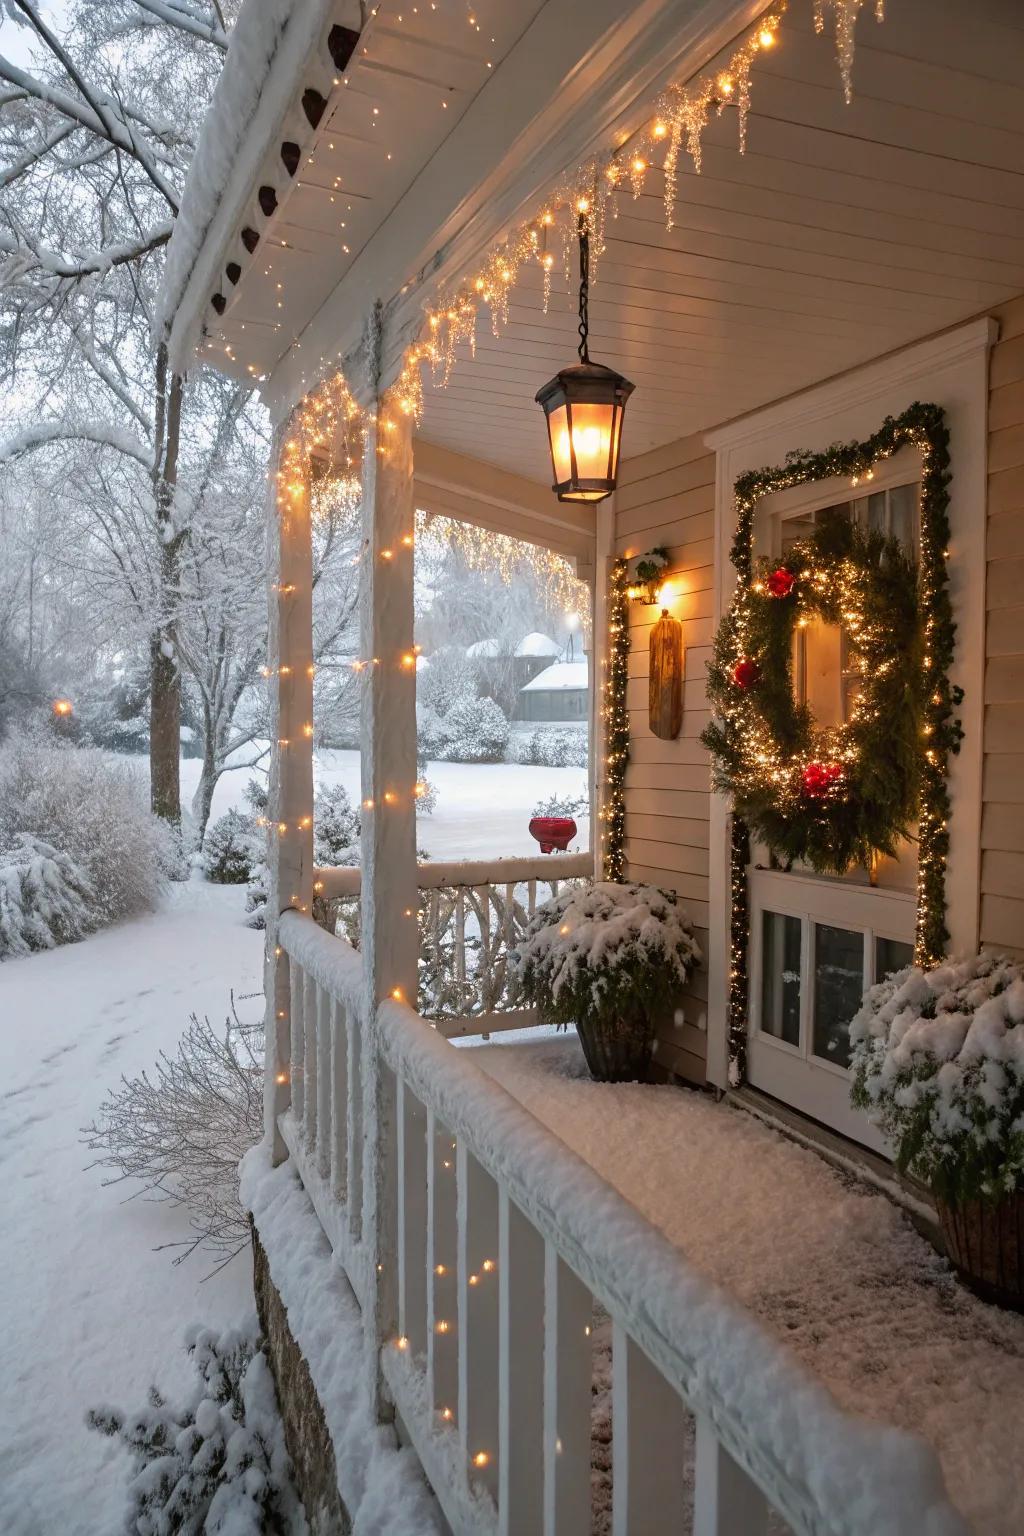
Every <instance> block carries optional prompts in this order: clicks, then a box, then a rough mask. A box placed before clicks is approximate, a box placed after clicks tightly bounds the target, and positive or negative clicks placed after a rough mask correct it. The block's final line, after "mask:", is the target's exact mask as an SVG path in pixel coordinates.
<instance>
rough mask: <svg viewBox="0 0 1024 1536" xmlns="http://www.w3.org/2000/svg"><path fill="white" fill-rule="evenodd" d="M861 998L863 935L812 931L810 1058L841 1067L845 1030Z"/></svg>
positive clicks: (845, 1057) (820, 927) (846, 1056)
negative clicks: (812, 1006) (822, 1059)
mask: <svg viewBox="0 0 1024 1536" xmlns="http://www.w3.org/2000/svg"><path fill="white" fill-rule="evenodd" d="M863 995H864V935H863V934H862V933H855V932H853V931H852V930H851V929H849V928H831V927H829V926H828V925H827V924H825V923H817V924H815V928H814V1054H815V1056H823V1057H824V1058H825V1060H826V1061H834V1062H835V1063H836V1064H837V1066H840V1067H845V1066H847V1065H848V1063H849V1060H850V1041H849V1036H848V1035H847V1027H848V1025H849V1023H850V1020H851V1019H852V1018H853V1016H854V1014H855V1013H856V1012H857V1009H858V1008H859V1007H860V1000H861V998H862V997H863Z"/></svg>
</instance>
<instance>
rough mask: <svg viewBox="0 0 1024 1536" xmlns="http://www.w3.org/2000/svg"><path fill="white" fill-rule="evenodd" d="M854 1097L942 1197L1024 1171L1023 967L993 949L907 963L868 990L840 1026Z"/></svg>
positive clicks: (1006, 1180)
mask: <svg viewBox="0 0 1024 1536" xmlns="http://www.w3.org/2000/svg"><path fill="white" fill-rule="evenodd" d="M850 1042H851V1045H852V1048H853V1054H852V1061H851V1072H852V1074H853V1089H852V1098H853V1102H854V1103H855V1104H856V1105H858V1106H859V1107H860V1108H862V1109H865V1110H867V1112H868V1115H869V1117H870V1118H871V1120H872V1121H873V1122H874V1123H875V1124H876V1125H877V1126H878V1127H879V1128H880V1129H881V1131H882V1132H883V1134H884V1135H885V1136H886V1137H888V1139H889V1141H890V1142H892V1144H893V1146H894V1148H895V1150H896V1155H897V1161H898V1163H899V1166H900V1168H901V1169H909V1170H910V1171H911V1172H912V1173H914V1174H916V1175H917V1176H918V1177H919V1178H921V1179H923V1180H924V1181H925V1182H926V1183H928V1184H929V1185H930V1186H931V1188H932V1189H933V1190H934V1191H935V1193H936V1194H937V1195H938V1196H939V1197H940V1199H943V1200H945V1201H947V1202H948V1203H949V1204H951V1205H955V1204H958V1203H959V1202H961V1201H964V1200H971V1199H974V1198H977V1197H979V1196H984V1197H991V1198H996V1197H998V1196H1000V1195H1002V1194H1004V1193H1007V1192H1009V1191H1012V1190H1013V1189H1015V1188H1016V1187H1017V1185H1018V1183H1020V1182H1021V1181H1022V1180H1024V964H1022V963H1021V962H1020V961H1012V960H1007V959H1001V958H999V957H997V956H995V955H987V954H982V955H977V956H975V957H974V958H973V959H970V960H960V961H953V962H948V963H944V964H942V965H939V966H936V967H935V968H934V969H933V970H929V971H922V970H918V969H916V968H915V967H913V966H910V967H907V968H906V969H905V970H902V971H898V972H897V973H896V975H894V976H887V977H886V978H885V980H884V981H881V982H879V983H878V984H877V986H874V987H872V988H871V989H870V990H869V992H868V993H867V996H866V997H865V999H864V1003H863V1006H862V1007H861V1009H860V1011H859V1012H858V1013H857V1014H856V1015H855V1016H854V1018H853V1020H852V1022H851V1024H850Z"/></svg>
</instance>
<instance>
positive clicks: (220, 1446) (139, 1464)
mask: <svg viewBox="0 0 1024 1536" xmlns="http://www.w3.org/2000/svg"><path fill="white" fill-rule="evenodd" d="M186 1346H187V1349H188V1353H189V1355H190V1356H191V1358H192V1361H193V1363H194V1365H195V1368H196V1376H197V1381H196V1383H195V1385H194V1387H193V1389H192V1391H191V1392H190V1393H189V1395H188V1397H187V1398H186V1399H185V1401H184V1402H182V1403H180V1404H178V1405H176V1406H172V1405H171V1404H169V1403H168V1402H167V1400H166V1399H165V1398H164V1397H163V1395H162V1394H161V1393H160V1392H159V1391H158V1390H157V1388H156V1387H151V1388H150V1391H149V1401H148V1403H147V1404H146V1406H145V1408H142V1409H140V1410H139V1411H138V1412H136V1413H132V1414H125V1413H123V1412H121V1411H120V1410H119V1409H117V1408H93V1409H91V1410H90V1411H89V1412H88V1413H87V1414H86V1423H87V1424H88V1425H89V1427H90V1428H91V1429H95V1430H98V1431H99V1433H100V1434H103V1435H109V1436H111V1437H112V1438H117V1439H118V1440H120V1441H121V1443H122V1444H123V1445H124V1446H126V1447H127V1449H128V1450H129V1452H130V1453H131V1456H132V1463H133V1466H132V1472H133V1476H132V1480H131V1482H130V1484H129V1487H128V1504H129V1507H128V1512H127V1519H126V1522H125V1529H126V1530H127V1531H128V1532H131V1533H133V1536H164V1533H170V1532H172V1531H181V1532H183V1533H193V1536H199V1533H200V1532H202V1533H205V1536H264V1533H268V1536H269V1533H273V1536H304V1533H305V1532H306V1531H307V1530H308V1527H307V1524H306V1518H305V1515H304V1513H303V1510H302V1505H301V1503H300V1501H299V1498H298V1495H297V1494H296V1492H295V1488H294V1486H293V1483H292V1477H291V1463H290V1461H289V1458H288V1452H287V1450H286V1449H285V1443H284V1429H283V1426H282V1424H281V1417H280V1413H279V1411H278V1406H277V1395H276V1393H275V1391H274V1379H273V1377H272V1376H271V1373H270V1366H269V1364H268V1362H267V1357H266V1355H265V1354H264V1352H263V1341H262V1339H261V1338H260V1334H259V1326H258V1323H257V1321H256V1318H255V1317H253V1318H252V1319H251V1320H249V1321H248V1322H247V1323H246V1324H245V1325H244V1326H243V1327H242V1328H240V1329H230V1330H227V1331H225V1332H224V1333H221V1334H217V1333H214V1332H213V1331H212V1330H210V1329H207V1328H192V1329H190V1330H189V1332H188V1334H187V1335H186Z"/></svg>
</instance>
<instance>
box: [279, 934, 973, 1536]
mask: <svg viewBox="0 0 1024 1536" xmlns="http://www.w3.org/2000/svg"><path fill="white" fill-rule="evenodd" d="M279 940H280V944H281V947H282V950H283V952H284V953H285V954H286V955H287V956H288V961H289V966H290V972H291V996H292V1006H293V1018H292V1108H291V1111H290V1112H287V1113H286V1114H285V1115H284V1116H283V1117H282V1132H283V1134H284V1138H285V1141H286V1143H287V1145H288V1147H289V1149H290V1151H291V1152H292V1154H293V1157H294V1158H295V1161H296V1165H297V1168H298V1171H299V1173H300V1176H301V1177H302V1180H303V1182H304V1184H305V1186H306V1189H307V1191H308V1193H309V1194H310V1196H311V1199H312V1202H313V1205H314V1207H315V1209H316V1210H317V1213H318V1215H319V1216H320V1220H321V1223H322V1224H323V1226H324V1230H325V1232H326V1233H327V1236H328V1238H329V1239H330V1240H331V1242H332V1245H333V1247H334V1249H335V1252H336V1254H337V1256H338V1257H339V1258H340V1260H341V1262H342V1263H343V1265H344V1266H345V1268H346V1270H347V1272H348V1274H349V1278H350V1279H351V1281H352V1284H353V1289H354V1290H355V1292H356V1295H357V1296H358V1297H359V1300H360V1302H361V1304H362V1305H363V1307H364V1313H363V1317H364V1329H365V1330H366V1331H367V1333H368V1335H372V1336H371V1337H368V1340H367V1342H368V1345H369V1354H370V1358H371V1359H372V1360H374V1361H375V1362H378V1363H379V1366H378V1365H376V1364H375V1366H374V1370H375V1372H376V1370H377V1369H378V1368H379V1370H380V1372H382V1374H383V1379H384V1383H385V1384H386V1389H387V1392H388V1394H389V1395H390V1397H391V1399H392V1400H393V1402H394V1405H395V1408H396V1410H397V1412H398V1414H399V1415H400V1417H401V1420H402V1423H403V1425H404V1426H405V1430H406V1432H407V1434H408V1436H409V1438H410V1440H411V1442H412V1444H413V1447H414V1448H415V1450H416V1452H417V1454H418V1456H419V1458H420V1461H421V1463H422V1465H423V1468H424V1471H425V1473H426V1475H427V1477H428V1479H429V1481H430V1483H431V1485H432V1487H433V1488H434V1491H435V1493H436V1495H437V1498H438V1501H439V1503H440V1505H441V1507H442V1509H443V1510H444V1513H445V1516H446V1518H447V1520H448V1521H449V1523H450V1525H451V1527H452V1529H453V1531H455V1532H456V1533H467V1536H468V1533H496V1536H497V1533H500V1536H514V1533H519V1532H524V1533H526V1532H529V1533H533V1532H537V1533H543V1536H583V1533H584V1532H589V1531H590V1530H591V1528H592V1487H591V1415H592V1378H593V1366H594V1340H593V1336H592V1326H593V1320H594V1306H595V1302H597V1303H599V1305H600V1306H601V1307H603V1308H604V1309H605V1311H606V1312H607V1313H608V1314H609V1315H610V1317H611V1320H612V1426H613V1435H612V1530H613V1532H614V1533H615V1536H662V1533H664V1536H669V1533H671V1536H678V1533H681V1532H683V1531H684V1530H686V1529H687V1528H689V1529H690V1530H692V1531H693V1532H694V1533H695V1536H758V1533H764V1532H765V1531H766V1530H767V1529H768V1525H767V1522H768V1517H769V1510H770V1509H775V1510H777V1511H778V1512H779V1513H780V1514H781V1515H782V1516H783V1517H784V1518H785V1520H786V1521H787V1522H788V1524H789V1527H790V1529H791V1530H792V1531H793V1532H795V1533H797V1536H825V1533H827V1536H965V1532H966V1526H965V1525H964V1523H963V1521H962V1520H961V1518H960V1516H959V1515H958V1514H957V1512H956V1511H955V1509H954V1508H953V1507H952V1505H951V1504H950V1503H949V1501H948V1498H947V1496H946V1494H945V1490H944V1487H943V1483H942V1476H941V1473H940V1470H939V1466H938V1463H937V1460H936V1458H935V1456H934V1454H933V1453H932V1451H931V1450H930V1449H929V1448H928V1447H926V1446H925V1445H924V1444H923V1443H922V1442H920V1441H918V1440H917V1439H915V1438H914V1437H912V1436H910V1435H908V1434H905V1433H904V1432H902V1431H899V1430H896V1429H886V1428H883V1427H881V1426H878V1425H873V1424H870V1423H868V1422H866V1421H864V1420H861V1419H858V1418H854V1417H853V1416H851V1415H849V1414H846V1413H844V1412H842V1411H841V1410H840V1409H839V1408H838V1407H837V1405H836V1404H835V1403H834V1401H833V1400H832V1398H831V1397H830V1396H829V1394H828V1393H827V1392H826V1390H825V1389H824V1387H823V1386H821V1385H820V1384H818V1383H817V1382H815V1381H814V1380H813V1379H811V1378H810V1377H809V1376H808V1375H807V1374H806V1373H805V1371H804V1370H803V1368H802V1367H801V1366H800V1365H799V1364H798V1363H797V1362H796V1360H795V1359H794V1357H793V1356H792V1355H791V1354H790V1353H789V1352H788V1351H787V1350H786V1349H785V1348H784V1346H783V1345H781V1344H780V1343H779V1342H777V1341H776V1340H775V1339H774V1338H773V1337H772V1336H771V1335H770V1334H769V1333H768V1332H767V1331H766V1330H765V1329H764V1328H762V1326H761V1325H760V1324H759V1323H757V1322H756V1321H755V1320H754V1319H753V1318H752V1317H751V1316H750V1315H749V1314H748V1313H747V1312H745V1311H744V1310H743V1309H741V1308H740V1307H738V1306H737V1305H736V1304H735V1303H734V1302H733V1301H732V1300H731V1299H730V1298H729V1297H728V1296H727V1295H726V1294H725V1293H723V1292H722V1291H721V1290H719V1288H718V1287H716V1286H715V1285H713V1284H712V1283H710V1282H709V1281H707V1280H706V1279H704V1278H703V1277H702V1276H701V1275H699V1274H698V1273H697V1272H696V1271H695V1270H693V1269H692V1268H691V1267H690V1266H689V1265H688V1264H687V1262H686V1260H685V1257H684V1256H683V1255H682V1254H681V1253H680V1252H679V1251H678V1250H677V1249H675V1248H673V1247H672V1246H671V1245H670V1244H669V1243H668V1242H667V1240H666V1239H665V1238H664V1237H663V1236H662V1235H661V1234H660V1233H659V1232H658V1231H657V1229H656V1228H654V1227H653V1226H652V1225H651V1224H650V1223H649V1222H647V1221H646V1220H645V1218H643V1217H642V1216H641V1215H640V1214H639V1212H638V1211H637V1210H636V1209H635V1208H634V1207H633V1206H631V1205H630V1204H629V1203H628V1202H627V1201H626V1200H624V1199H623V1198H622V1197H621V1196H620V1195H619V1194H618V1193H617V1192H616V1191H615V1190H614V1189H613V1188H611V1186H610V1185H608V1184H606V1183H605V1182H604V1181H603V1180H602V1179H601V1178H600V1176H599V1175H598V1174H597V1173H595V1171H594V1170H593V1169H592V1168H591V1167H590V1166H589V1165H588V1164H586V1163H585V1162H583V1161H582V1160H581V1159H580V1158H579V1157H578V1156H577V1155H576V1154H575V1153H574V1152H572V1151H571V1150H570V1148H569V1147H567V1146H566V1145H565V1143H564V1142H562V1141H561V1140H559V1138H558V1137H557V1136H555V1135H554V1134H553V1133H552V1132H550V1131H549V1130H547V1129H546V1127H544V1126H542V1125H541V1124H540V1123H539V1122H538V1121H537V1120H536V1119H534V1117H533V1116H532V1115H531V1114H530V1113H529V1112H528V1111H527V1110H526V1109H525V1108H523V1106H522V1105H521V1104H519V1103H518V1102H517V1101H516V1100H515V1099H513V1098H512V1097H511V1096H510V1095H509V1094H508V1093H507V1092H506V1091H505V1090H504V1089H503V1088H501V1087H500V1086H499V1085H498V1084H496V1083H495V1082H493V1080H492V1079H490V1078H489V1077H488V1076H487V1075H486V1074H485V1073H484V1072H483V1071H482V1070H481V1069H480V1068H479V1067H478V1066H477V1065H476V1064H475V1062H473V1061H472V1060H471V1059H470V1055H469V1054H468V1053H466V1052H464V1051H456V1050H453V1049H452V1048H451V1046H450V1045H449V1044H448V1043H447V1042H446V1041H445V1040H444V1039H442V1038H441V1037H440V1034H439V1032H438V1031H437V1030H436V1029H435V1028H434V1027H432V1026H431V1025H430V1024H428V1023H426V1022H425V1021H424V1020H423V1019H421V1018H420V1017H419V1016H418V1015H417V1014H415V1013H414V1012H413V1011H412V1010H411V1009H409V1008H408V1007H406V1006H405V1005H404V1004H401V1003H397V1002H391V1001H387V1002H385V1003H383V1004H381V1005H380V1006H379V1007H378V1008H377V1009H376V1010H375V1011H373V1012H372V1013H371V1011H370V1010H368V1008H367V1006H366V1001H365V996H364V993H363V991H362V979H361V973H360V967H359V962H358V960H357V958H356V956H355V954H354V952H353V951H352V950H351V949H350V947H349V946H348V945H346V944H344V943H343V942H341V941H339V940H337V939H334V938H332V937H331V936H329V935H327V934H325V933H324V932H323V931H322V930H320V929H319V928H317V926H316V925H315V924H314V923H313V922H312V920H311V919H310V918H308V917H303V916H300V915H298V914H297V913H286V914H285V915H284V916H283V917H282V919H281V922H280V928H279ZM364 1145H365V1162H364V1163H363V1164H362V1165H361V1166H357V1165H356V1162H355V1160H354V1159H355V1158H356V1156H357V1155H358V1150H359V1149H360V1148H362V1147H363V1146H364ZM364 1212H365V1214H366V1218H367V1219H366V1223H365V1229H364V1226H363V1224H362V1220H361V1218H362V1214H363V1213H364ZM371 1288H372V1304H368V1300H369V1299H370V1297H371ZM690 1414H693V1415H694V1416H695V1418H696V1454H695V1459H694V1486H693V1493H692V1517H691V1516H690V1514H689V1509H690V1501H689V1495H688V1494H687V1491H686V1487H685V1482H684V1474H683V1459H684V1458H683V1447H684V1445H685V1442H686V1435H687V1431H688V1426H689V1423H690V1419H689V1415H690ZM688 1520H689V1521H690V1524H689V1526H688V1525H687V1521H688Z"/></svg>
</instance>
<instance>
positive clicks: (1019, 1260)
mask: <svg viewBox="0 0 1024 1536" xmlns="http://www.w3.org/2000/svg"><path fill="white" fill-rule="evenodd" d="M935 1203H936V1206H937V1207H938V1212H939V1221H940V1222H941V1224H942V1235H943V1237H944V1238H945V1239H946V1247H947V1250H948V1252H949V1259H950V1263H951V1264H952V1265H953V1267H954V1269H955V1270H956V1271H957V1273H958V1274H959V1275H960V1277H961V1279H962V1280H963V1281H964V1282H965V1283H966V1284H967V1285H969V1286H970V1288H971V1290H972V1291H974V1292H975V1293H976V1294H977V1295H978V1296H980V1297H982V1299H983V1300H984V1301H992V1302H995V1303H996V1305H997V1306H1000V1307H1011V1308H1012V1309H1013V1310H1014V1311H1015V1312H1024V1190H1022V1189H1018V1190H1017V1191H1016V1192H1015V1193H1014V1194H1012V1195H1007V1196H1006V1197H1005V1198H1004V1199H1002V1200H999V1201H996V1202H992V1203H990V1202H989V1201H985V1200H965V1201H964V1202H963V1204H962V1205H957V1206H952V1205H947V1204H946V1202H945V1201H944V1200H936V1202H935Z"/></svg>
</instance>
